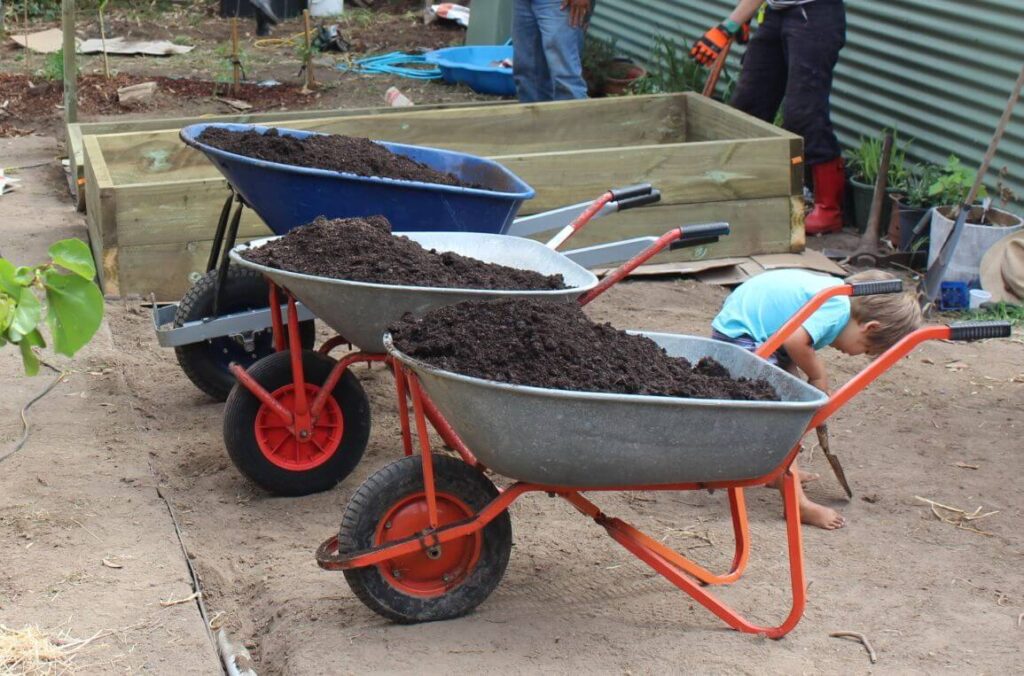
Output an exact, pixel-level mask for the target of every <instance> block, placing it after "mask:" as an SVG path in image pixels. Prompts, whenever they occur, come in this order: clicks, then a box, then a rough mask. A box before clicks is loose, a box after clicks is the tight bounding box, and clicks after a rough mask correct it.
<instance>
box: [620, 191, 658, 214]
mask: <svg viewBox="0 0 1024 676" xmlns="http://www.w3.org/2000/svg"><path fill="white" fill-rule="evenodd" d="M660 201H661V191H660V190H652V191H651V192H649V193H647V194H646V195H637V196H636V197H627V198H626V199H624V200H619V202H618V203H617V204H618V205H619V211H625V210H626V209H634V208H636V207H642V206H645V205H648V204H654V203H655V202H660Z"/></svg>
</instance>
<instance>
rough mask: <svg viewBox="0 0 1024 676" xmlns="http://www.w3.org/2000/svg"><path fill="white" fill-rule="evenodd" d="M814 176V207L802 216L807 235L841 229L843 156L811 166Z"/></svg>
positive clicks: (843, 179)
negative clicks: (804, 216) (805, 215)
mask: <svg viewBox="0 0 1024 676" xmlns="http://www.w3.org/2000/svg"><path fill="white" fill-rule="evenodd" d="M811 172H813V176H814V208H813V209H811V213H809V214H807V217H806V218H804V230H805V231H806V232H807V234H808V235H824V234H827V233H830V232H839V231H840V230H842V229H843V192H844V191H845V189H846V171H845V170H844V169H843V158H841V157H837V158H836V159H834V160H829V161H828V162H822V163H821V164H815V165H814V166H812V167H811Z"/></svg>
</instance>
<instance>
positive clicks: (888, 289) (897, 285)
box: [850, 279, 903, 296]
mask: <svg viewBox="0 0 1024 676" xmlns="http://www.w3.org/2000/svg"><path fill="white" fill-rule="evenodd" d="M901 291H903V280H901V279H886V280H883V281H878V282H852V283H851V284H850V295H851V296H875V295H878V294H882V293H900V292H901Z"/></svg>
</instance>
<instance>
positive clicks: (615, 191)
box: [608, 183, 654, 202]
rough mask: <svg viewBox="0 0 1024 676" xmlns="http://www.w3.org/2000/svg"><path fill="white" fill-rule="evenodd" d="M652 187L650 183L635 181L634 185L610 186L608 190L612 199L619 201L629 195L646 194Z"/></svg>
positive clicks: (626, 198) (629, 196)
mask: <svg viewBox="0 0 1024 676" xmlns="http://www.w3.org/2000/svg"><path fill="white" fill-rule="evenodd" d="M653 189H654V186H652V185H651V184H650V183H637V184H636V185H628V186H626V187H625V188H612V189H611V190H609V191H608V192H610V193H611V194H612V201H614V202H621V201H622V200H628V199H629V198H631V197H640V196H641V195H646V194H648V193H650V192H651V191H652V190H653Z"/></svg>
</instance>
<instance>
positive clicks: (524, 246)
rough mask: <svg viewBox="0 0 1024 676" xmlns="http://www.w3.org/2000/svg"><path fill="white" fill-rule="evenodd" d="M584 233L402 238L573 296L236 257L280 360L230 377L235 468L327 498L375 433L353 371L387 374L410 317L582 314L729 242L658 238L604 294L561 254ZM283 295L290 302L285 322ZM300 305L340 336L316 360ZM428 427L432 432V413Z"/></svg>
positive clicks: (718, 230) (720, 229) (711, 237)
mask: <svg viewBox="0 0 1024 676" xmlns="http://www.w3.org/2000/svg"><path fill="white" fill-rule="evenodd" d="M583 222H584V221H583V220H581V219H577V221H576V222H574V224H573V225H572V226H570V227H569V228H568V229H566V230H565V231H564V232H563V233H561V234H559V235H558V236H556V237H555V238H554V239H553V240H552V241H551V242H549V243H548V244H547V245H544V244H541V243H539V242H535V241H533V240H528V239H522V238H518V237H505V236H501V235H488V234H482V233H420V232H407V233H403V234H404V236H406V237H409V238H410V239H413V240H415V241H417V242H420V243H421V244H422V245H423V246H425V247H428V248H433V249H436V250H438V251H454V252H456V253H460V254H463V255H467V256H472V257H474V258H477V259H480V260H484V261H487V262H491V263H499V264H502V265H508V266H514V267H518V268H522V269H528V270H534V271H536V272H540V273H542V274H545V275H548V274H561V275H562V276H563V278H564V280H565V283H566V286H567V287H568V288H566V289H562V290H535V291H510V290H479V289H451V288H434V287H417V286H400V285H389V284H371V283H366V282H355V281H349V280H338V279H329V278H325V277H316V276H312V275H303V274H299V273H294V272H287V271H283V270H277V269H273V268H268V267H264V266H262V265H258V264H255V263H253V262H251V261H248V260H246V259H245V258H244V257H243V256H242V254H243V253H244V251H245V250H246V249H247V248H249V247H259V246H264V245H265V244H266V243H267V242H268V241H270V239H272V238H269V239H264V240H259V241H256V242H253V243H251V244H248V245H240V246H238V247H236V248H235V249H234V250H233V251H232V252H231V259H232V261H233V262H234V263H235V264H236V265H238V266H239V267H241V268H243V269H249V270H253V271H254V272H256V273H258V274H260V275H263V276H265V277H266V278H267V280H268V281H269V282H270V299H269V307H270V310H269V312H270V315H271V325H272V332H273V336H274V338H273V343H274V348H275V349H276V350H277V351H276V352H275V353H273V354H271V355H269V356H266V357H264V358H262V359H260V360H259V361H257V362H256V363H255V364H254V365H253V366H252V367H250V368H249V369H245V368H244V367H243V366H242V365H241V364H237V363H236V364H232V365H231V367H230V371H231V373H232V374H233V375H234V377H235V378H237V380H238V382H237V384H236V385H235V387H234V388H233V389H232V391H231V394H230V395H229V396H228V399H227V403H226V405H225V408H224V444H225V446H226V448H227V451H228V455H229V456H230V457H231V459H232V461H233V462H234V464H235V466H236V467H238V469H239V470H240V471H241V472H242V473H243V474H245V475H246V476H247V477H248V478H250V479H251V480H253V481H254V482H256V483H257V484H259V485H260V486H262V487H263V488H265V489H266V490H268V491H271V492H273V493H277V494H281V495H305V494H308V493H314V492H317V491H322V490H327V489H329V488H332V487H333V486H334V485H335V484H337V483H338V482H339V481H341V480H342V479H343V478H345V477H346V476H348V474H349V473H350V472H351V471H352V470H353V469H354V468H355V466H356V465H357V464H358V462H359V460H360V458H361V457H362V454H363V451H364V449H365V447H366V443H367V440H368V436H369V429H370V409H369V402H368V400H367V397H366V394H365V393H364V392H363V388H362V386H361V385H360V383H359V380H358V379H357V378H356V377H355V376H354V375H353V374H352V373H351V370H350V369H351V367H352V366H354V365H355V364H358V363H372V362H390V358H389V357H388V356H387V355H386V354H385V353H384V348H385V346H384V342H383V336H384V333H385V331H386V330H387V327H388V325H389V324H391V323H393V322H395V321H397V320H399V319H401V318H402V317H403V316H404V315H406V314H407V313H412V314H414V315H419V314H422V313H424V312H427V311H429V310H431V309H433V308H436V307H441V306H443V305H449V304H452V303H457V302H459V301H463V300H469V299H486V298H502V297H509V296H518V297H530V298H553V299H562V300H565V301H573V300H578V301H579V302H580V303H587V302H589V301H590V300H592V299H593V298H596V297H597V296H598V295H600V294H601V293H603V292H604V291H605V290H607V289H608V288H610V287H611V286H612V285H614V284H615V283H617V282H618V281H619V280H621V279H622V278H624V277H625V276H627V275H628V274H629V273H630V272H631V271H632V270H634V269H635V268H636V267H637V266H639V265H641V264H643V263H644V262H645V261H646V260H648V259H649V258H650V257H652V256H654V255H655V254H657V253H658V252H660V251H662V250H664V249H666V248H669V247H671V248H677V247H680V246H697V245H702V244H708V243H711V242H714V241H717V239H718V237H719V236H721V235H725V234H728V232H729V226H728V225H727V224H724V223H714V224H706V225H697V226H687V227H684V228H674V229H673V230H671V231H670V232H668V233H666V234H665V235H663V236H662V237H660V238H649V239H653V240H654V242H653V243H647V241H646V240H647V239H648V238H640V241H639V242H637V246H639V245H642V244H646V246H645V247H644V249H643V250H641V252H640V253H639V254H637V255H636V256H634V257H633V258H631V259H630V260H629V261H627V262H626V263H624V264H623V265H622V266H620V267H619V268H617V269H616V270H615V271H614V272H612V273H611V274H609V275H607V276H606V277H605V278H604V279H603V280H602V281H601V282H600V283H599V282H598V280H597V277H595V276H594V274H593V273H591V272H589V271H588V270H586V269H585V268H583V267H582V266H580V265H579V264H577V263H575V262H573V261H572V260H571V259H570V258H568V257H567V256H565V255H563V254H561V253H559V252H557V251H555V250H554V247H555V246H557V245H558V244H560V243H562V242H564V241H565V240H566V239H568V237H569V236H570V235H571V234H572V232H574V231H575V230H578V229H579V227H582V223H583ZM282 294H284V296H283V297H285V298H286V300H287V317H288V321H287V322H285V318H284V313H283V312H282V309H281V300H282ZM300 302H301V303H302V304H303V305H304V306H305V307H307V308H309V309H310V310H312V311H313V312H314V313H315V314H316V316H317V317H319V318H320V319H321V320H322V321H323V322H325V323H326V324H327V325H328V326H330V327H331V328H332V329H334V330H335V331H337V332H338V335H337V336H335V337H334V338H332V339H330V340H328V341H327V342H325V343H324V345H323V346H321V348H320V350H319V351H316V352H314V351H312V350H308V349H304V346H303V342H302V335H301V331H300V329H299V314H298V313H299V309H298V307H299V303H300ZM343 343H350V344H354V345H355V346H356V347H357V348H359V349H360V350H361V351H358V352H354V353H349V354H346V355H344V356H343V357H342V358H341V359H340V360H339V361H337V362H336V361H335V360H334V359H332V358H331V357H329V356H327V355H328V353H329V352H330V351H331V350H333V349H334V348H335V347H338V346H339V345H340V344H343ZM397 387H398V397H399V400H400V401H404V399H405V390H404V387H405V385H404V380H403V379H401V378H399V379H398V380H397ZM427 415H428V417H430V418H431V419H432V420H435V416H434V413H433V410H431V411H430V412H428V413H427ZM438 432H439V433H440V435H441V437H442V439H444V440H445V441H446V443H449V444H455V443H458V442H457V441H455V440H454V439H453V438H450V437H449V435H448V432H447V428H446V427H444V426H442V427H438ZM407 450H409V449H407ZM409 452H411V450H409Z"/></svg>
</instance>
